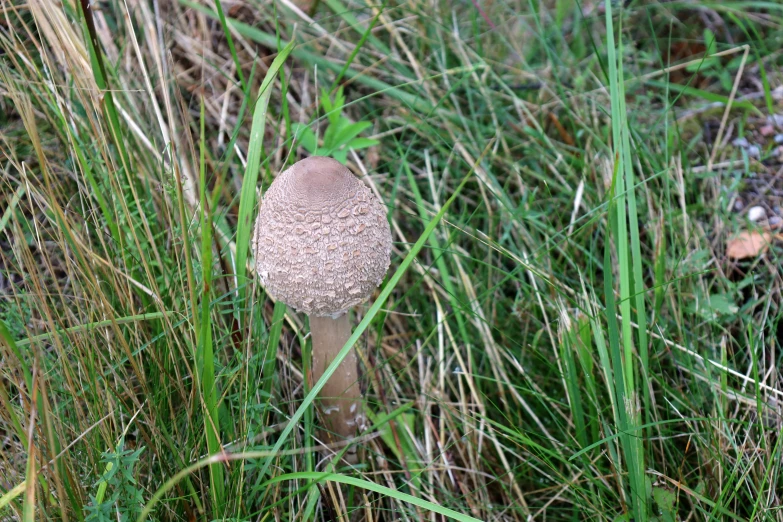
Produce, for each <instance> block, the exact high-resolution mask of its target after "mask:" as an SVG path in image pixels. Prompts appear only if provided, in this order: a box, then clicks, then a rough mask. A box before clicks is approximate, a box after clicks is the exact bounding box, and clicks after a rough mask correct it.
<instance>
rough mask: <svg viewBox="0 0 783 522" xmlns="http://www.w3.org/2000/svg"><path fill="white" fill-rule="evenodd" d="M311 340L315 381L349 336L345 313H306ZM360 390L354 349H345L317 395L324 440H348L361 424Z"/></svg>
mask: <svg viewBox="0 0 783 522" xmlns="http://www.w3.org/2000/svg"><path fill="white" fill-rule="evenodd" d="M310 333H311V335H312V339H313V366H312V368H313V382H314V383H315V382H317V381H318V380H319V379H320V378H321V376H322V375H323V374H324V371H325V370H326V368H328V367H329V365H330V364H331V363H332V361H334V359H335V358H336V357H337V354H338V353H340V350H341V349H342V348H343V346H345V343H346V342H347V341H348V338H350V337H351V323H350V321H349V320H348V314H347V313H345V314H341V315H340V316H339V317H337V318H334V319H333V318H331V317H316V316H310ZM361 398H362V392H361V389H360V387H359V364H358V359H357V357H356V350H355V349H354V348H352V349H351V351H350V352H348V355H346V356H345V359H343V360H342V362H341V363H340V366H338V367H337V370H336V371H335V372H334V373H333V374H332V377H331V378H330V379H329V380H328V381H327V383H326V385H325V386H324V387H323V388H322V389H321V393H320V394H319V401H320V412H321V414H322V415H323V419H324V424H325V426H324V427H325V428H326V431H327V433H325V434H324V435H325V437H326V442H337V441H341V440H346V439H351V438H353V437H354V436H355V435H356V430H357V429H358V428H359V427H360V426H361V425H362V424H363V423H364V414H363V412H362V402H361Z"/></svg>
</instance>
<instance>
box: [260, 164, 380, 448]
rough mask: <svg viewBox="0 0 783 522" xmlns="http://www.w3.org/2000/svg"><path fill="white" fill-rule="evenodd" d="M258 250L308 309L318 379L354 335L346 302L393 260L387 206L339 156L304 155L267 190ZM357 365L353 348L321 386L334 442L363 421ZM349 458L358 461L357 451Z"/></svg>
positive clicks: (287, 293)
mask: <svg viewBox="0 0 783 522" xmlns="http://www.w3.org/2000/svg"><path fill="white" fill-rule="evenodd" d="M253 252H254V255H255V259H256V271H257V273H258V275H259V277H260V278H261V282H262V283H263V285H264V286H265V287H266V290H267V292H268V293H269V294H270V295H272V296H273V297H274V298H276V299H278V300H280V301H282V302H284V303H286V304H287V305H289V306H291V307H293V308H294V309H296V310H297V311H299V312H304V313H306V314H307V315H308V316H309V317H310V333H311V336H312V343H313V344H312V346H313V350H312V351H313V363H312V372H313V379H315V380H316V381H317V380H318V379H320V378H321V376H322V375H323V373H324V370H326V368H327V367H328V366H329V364H330V363H331V362H332V361H333V360H334V358H335V357H336V355H337V354H338V353H339V352H340V350H341V349H342V347H343V346H344V345H345V343H346V342H347V341H348V338H349V337H350V336H351V324H350V321H349V319H348V314H347V312H348V310H349V309H350V308H352V307H354V306H356V305H358V304H360V303H362V302H364V301H366V300H367V298H369V297H370V295H371V294H372V292H373V290H374V289H375V288H376V287H377V286H378V285H380V284H381V282H382V281H383V278H384V276H385V275H386V271H387V270H388V268H389V261H390V254H391V230H390V228H389V223H388V221H387V219H386V208H385V207H384V205H383V204H382V203H381V202H380V201H379V200H378V199H377V198H376V197H375V196H374V194H373V193H372V191H371V190H370V189H369V188H368V187H367V186H365V185H364V183H362V182H361V181H360V180H359V179H358V178H356V177H355V176H354V175H353V174H352V173H351V171H349V170H348V169H347V168H346V167H345V166H344V165H342V164H341V163H339V162H338V161H336V160H333V159H331V158H326V157H317V156H315V157H310V158H307V159H303V160H301V161H299V162H297V163H295V164H294V165H292V166H291V167H290V168H288V169H287V170H285V171H284V172H283V173H282V174H280V175H279V176H278V177H277V178H276V179H275V180H274V182H272V185H271V186H270V187H269V189H268V190H267V191H266V194H265V195H264V198H263V202H262V204H261V209H260V210H259V213H258V218H257V219H256V225H255V232H254V234H253ZM358 369H359V368H358V360H357V357H356V351H355V350H351V351H350V352H349V354H348V356H346V357H345V359H343V361H342V363H341V364H340V366H339V367H338V368H337V371H335V373H334V374H332V376H331V378H330V379H329V381H328V382H327V383H326V385H325V386H324V388H323V389H322V390H321V393H320V394H319V398H318V399H319V403H320V404H319V407H320V412H321V414H322V418H323V420H324V424H325V428H326V432H325V433H324V435H325V436H326V438H327V440H329V441H330V442H334V441H337V440H341V439H349V438H352V437H354V436H355V435H356V431H357V429H360V430H361V429H363V428H364V424H365V417H364V413H363V410H362V404H361V390H360V388H359V381H358V377H359V372H358ZM347 460H349V461H351V462H355V461H356V457H355V453H354V454H353V456H350V455H349V458H348V459H347Z"/></svg>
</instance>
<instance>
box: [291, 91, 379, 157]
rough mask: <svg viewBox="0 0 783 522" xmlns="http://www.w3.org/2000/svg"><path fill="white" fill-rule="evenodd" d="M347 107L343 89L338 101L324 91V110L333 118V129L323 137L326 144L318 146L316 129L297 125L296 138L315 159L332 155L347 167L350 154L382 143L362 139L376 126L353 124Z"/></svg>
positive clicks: (363, 123)
mask: <svg viewBox="0 0 783 522" xmlns="http://www.w3.org/2000/svg"><path fill="white" fill-rule="evenodd" d="M344 106H345V96H344V95H343V88H342V87H340V88H339V89H338V90H337V92H336V93H335V97H334V101H332V100H331V98H330V97H329V92H328V91H327V90H326V89H322V90H321V107H322V108H323V110H324V112H325V113H326V117H327V118H328V119H329V126H328V127H327V128H326V131H325V132H324V136H323V145H322V146H320V147H319V146H318V137H317V136H316V135H315V132H314V131H313V129H311V128H310V127H309V126H308V125H306V124H303V123H295V124H294V125H293V130H294V136H296V140H297V141H298V142H299V144H300V145H301V146H302V147H304V148H305V149H307V152H309V153H310V155H311V156H331V157H332V158H334V159H336V160H337V161H339V162H340V163H343V164H345V161H346V158H347V157H348V152H349V151H350V150H351V149H353V150H358V149H366V148H367V147H372V146H373V145H377V144H378V140H374V139H370V138H359V137H358V136H359V134H361V133H362V132H363V131H364V130H366V129H367V128H369V127H371V126H372V123H370V122H368V121H359V122H356V123H351V120H349V119H348V118H346V117H345V116H343V115H342V112H343V107H344Z"/></svg>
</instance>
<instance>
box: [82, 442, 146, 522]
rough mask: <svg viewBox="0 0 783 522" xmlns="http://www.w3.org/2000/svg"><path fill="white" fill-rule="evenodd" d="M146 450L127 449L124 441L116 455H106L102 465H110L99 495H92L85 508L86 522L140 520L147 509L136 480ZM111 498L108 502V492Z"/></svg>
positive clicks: (105, 471) (101, 483) (106, 453)
mask: <svg viewBox="0 0 783 522" xmlns="http://www.w3.org/2000/svg"><path fill="white" fill-rule="evenodd" d="M142 451H144V448H139V449H137V450H135V451H133V450H126V449H124V441H123V440H120V443H119V444H118V445H117V450H116V451H107V452H104V453H103V457H102V458H101V462H103V463H104V464H106V466H105V468H104V472H103V476H102V477H101V478H100V480H99V481H98V483H97V484H96V485H97V486H98V492H97V494H96V495H95V496H93V495H90V503H89V505H87V506H86V507H85V511H86V515H87V516H86V517H85V521H86V522H116V521H118V520H119V521H121V522H126V521H132V520H136V518H138V516H139V514H140V513H141V509H142V507H143V505H144V496H143V495H142V490H141V488H140V487H139V485H138V484H137V482H136V479H135V478H134V477H133V469H134V467H135V466H136V463H137V462H138V461H139V456H140V455H141V452H142ZM107 490H108V492H109V494H110V495H111V496H110V497H109V498H108V499H106V500H104V498H105V496H106V492H107Z"/></svg>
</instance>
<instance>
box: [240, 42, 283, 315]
mask: <svg viewBox="0 0 783 522" xmlns="http://www.w3.org/2000/svg"><path fill="white" fill-rule="evenodd" d="M293 48H294V43H293V41H291V42H289V43H288V44H287V45H286V46H285V47H284V48H283V50H282V51H280V53H279V54H278V55H277V57H276V58H275V59H274V61H273V62H272V65H271V66H270V67H269V70H268V71H267V73H266V76H265V77H264V81H263V82H261V87H260V88H259V90H258V100H257V101H256V105H255V108H254V110H253V124H252V127H251V128H250V148H249V150H248V155H247V168H246V169H245V177H244V179H243V180H242V193H241V195H240V199H239V216H238V217H237V220H238V221H237V239H236V245H237V250H236V259H235V261H234V270H235V273H236V276H237V304H236V307H237V308H238V309H240V310H241V309H242V308H243V307H244V302H245V285H246V282H247V278H246V276H245V274H246V272H247V252H248V249H249V248H250V234H251V233H252V231H253V211H254V210H255V206H256V185H257V183H258V171H259V168H260V165H261V148H262V146H263V141H264V140H263V137H264V129H265V128H266V113H267V108H268V107H269V98H270V97H271V96H272V82H273V81H274V79H275V77H276V76H277V73H278V71H279V70H280V68H281V67H282V66H283V63H285V60H286V58H288V55H289V54H290V53H291V51H292V50H293Z"/></svg>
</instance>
